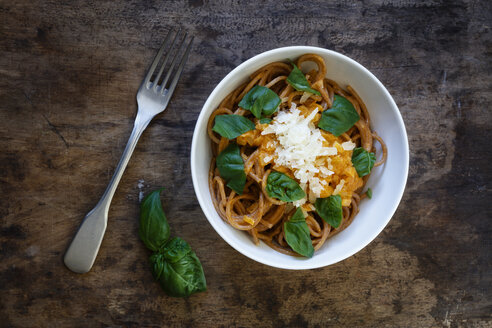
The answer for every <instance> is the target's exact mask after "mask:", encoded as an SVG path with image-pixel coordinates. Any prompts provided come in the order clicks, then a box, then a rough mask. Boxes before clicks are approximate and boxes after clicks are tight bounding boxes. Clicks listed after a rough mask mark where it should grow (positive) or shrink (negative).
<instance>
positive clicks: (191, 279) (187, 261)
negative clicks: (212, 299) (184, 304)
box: [150, 237, 207, 297]
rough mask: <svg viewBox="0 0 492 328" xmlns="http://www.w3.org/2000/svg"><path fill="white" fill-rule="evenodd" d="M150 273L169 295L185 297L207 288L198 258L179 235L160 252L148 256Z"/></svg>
mask: <svg viewBox="0 0 492 328" xmlns="http://www.w3.org/2000/svg"><path fill="white" fill-rule="evenodd" d="M150 263H151V266H152V275H153V276H154V279H155V280H157V281H158V282H159V284H160V285H161V287H162V289H163V290H164V291H165V292H166V294H168V295H169V296H174V297H187V296H189V295H191V294H193V293H196V292H203V291H205V290H207V283H206V281H205V274H204V273H203V268H202V265H201V263H200V260H199V259H198V257H197V256H196V254H195V252H193V251H192V249H191V247H190V245H189V244H188V243H187V242H186V241H184V240H183V239H181V238H179V237H175V238H173V239H171V240H170V241H169V242H168V243H167V244H166V246H164V249H163V252H162V253H154V254H153V255H152V256H151V257H150Z"/></svg>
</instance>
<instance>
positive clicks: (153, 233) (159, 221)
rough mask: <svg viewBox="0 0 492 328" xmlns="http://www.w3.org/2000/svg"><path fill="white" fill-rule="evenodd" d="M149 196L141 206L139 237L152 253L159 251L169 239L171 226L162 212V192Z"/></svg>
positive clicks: (152, 193)
mask: <svg viewBox="0 0 492 328" xmlns="http://www.w3.org/2000/svg"><path fill="white" fill-rule="evenodd" d="M162 189H164V188H161V189H158V190H155V191H153V192H151V193H150V194H148V195H147V196H146V197H145V198H144V199H143V201H142V204H141V205H140V225H139V230H138V235H139V236H140V239H142V241H143V242H144V244H145V246H147V248H148V249H150V250H151V251H154V252H155V251H157V250H159V249H160V248H161V247H162V246H164V244H165V243H166V241H167V240H168V239H169V234H170V231H169V224H168V223H167V219H166V215H165V214H164V211H163V210H162V204H161V199H160V194H161V191H162Z"/></svg>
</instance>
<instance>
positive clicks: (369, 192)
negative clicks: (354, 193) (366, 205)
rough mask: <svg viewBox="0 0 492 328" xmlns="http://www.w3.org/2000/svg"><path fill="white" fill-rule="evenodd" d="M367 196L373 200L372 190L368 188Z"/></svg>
mask: <svg viewBox="0 0 492 328" xmlns="http://www.w3.org/2000/svg"><path fill="white" fill-rule="evenodd" d="M366 195H367V198H369V199H372V189H371V188H367V191H366Z"/></svg>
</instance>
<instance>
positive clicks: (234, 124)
mask: <svg viewBox="0 0 492 328" xmlns="http://www.w3.org/2000/svg"><path fill="white" fill-rule="evenodd" d="M254 129H255V124H254V123H253V122H251V121H250V120H249V119H247V118H246V117H244V116H241V115H217V116H216V117H215V124H214V127H213V129H212V130H213V131H215V132H217V133H218V134H220V135H221V136H223V137H225V138H227V139H234V138H237V137H239V136H240V135H241V134H243V133H245V132H248V131H251V130H254Z"/></svg>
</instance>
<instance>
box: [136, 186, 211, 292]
mask: <svg viewBox="0 0 492 328" xmlns="http://www.w3.org/2000/svg"><path fill="white" fill-rule="evenodd" d="M161 191H162V188H161V189H158V190H156V191H153V192H151V193H150V194H148V195H147V197H145V199H144V200H143V202H142V204H141V205H140V226H139V235H140V239H142V241H143V242H144V244H145V246H146V247H147V248H148V249H150V250H151V251H153V254H152V255H151V256H150V258H149V260H150V264H151V270H152V275H153V276H154V279H155V280H157V281H158V282H159V283H160V285H161V287H162V289H163V290H164V291H165V292H166V293H167V294H168V295H170V296H175V297H188V296H190V295H191V294H193V293H197V292H202V291H205V290H206V289H207V282H206V280H205V274H204V273H203V268H202V265H201V263H200V260H199V259H198V257H197V256H196V254H195V252H193V251H192V249H191V247H190V245H189V244H188V243H187V242H186V241H184V240H183V239H181V238H178V237H176V238H173V239H171V240H169V235H170V229H169V224H168V223H167V220H166V216H165V214H164V211H163V210H162V204H161V200H160V193H161Z"/></svg>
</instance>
